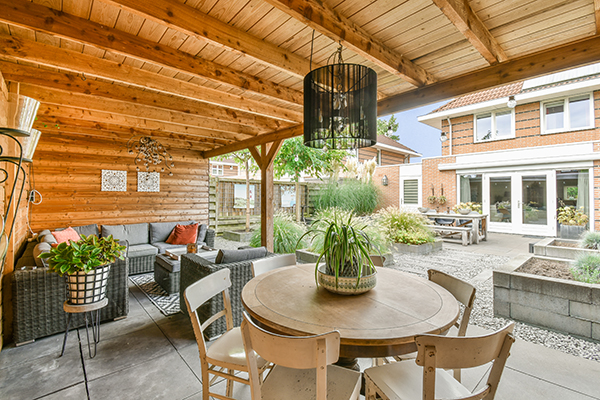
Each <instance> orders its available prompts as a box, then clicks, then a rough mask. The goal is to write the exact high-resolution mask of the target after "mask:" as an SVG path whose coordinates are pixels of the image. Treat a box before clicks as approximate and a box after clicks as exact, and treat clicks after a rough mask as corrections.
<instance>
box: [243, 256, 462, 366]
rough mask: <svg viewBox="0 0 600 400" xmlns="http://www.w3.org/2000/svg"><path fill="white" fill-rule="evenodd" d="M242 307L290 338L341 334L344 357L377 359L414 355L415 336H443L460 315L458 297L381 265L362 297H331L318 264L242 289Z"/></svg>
mask: <svg viewBox="0 0 600 400" xmlns="http://www.w3.org/2000/svg"><path fill="white" fill-rule="evenodd" d="M242 304H243V305H244V308H245V309H246V311H247V312H248V314H249V315H250V316H251V317H252V319H253V320H254V321H255V322H256V323H257V324H258V325H260V326H261V327H263V328H264V329H266V330H268V331H271V332H274V333H279V334H283V335H290V336H306V335H315V334H320V333H325V332H330V331H333V330H337V331H339V332H340V336H341V345H340V358H346V359H355V358H357V357H367V358H378V357H389V356H395V355H402V354H407V353H410V352H413V351H416V345H415V343H414V338H415V336H416V335H420V334H424V333H432V334H443V333H445V332H446V331H447V330H448V329H449V328H450V327H451V326H452V325H453V324H454V322H456V320H457V319H458V317H459V312H460V309H459V305H458V302H457V301H456V299H455V298H454V297H453V296H452V294H450V292H448V291H447V290H446V289H444V288H442V287H441V286H439V285H437V284H435V283H433V282H431V281H429V280H427V279H424V278H420V277H418V276H415V275H411V274H408V273H405V272H401V271H397V270H394V269H390V268H383V267H380V268H378V269H377V286H376V287H375V288H374V289H373V290H371V291H369V292H367V293H364V294H361V295H356V296H344V295H338V294H334V293H330V292H328V291H327V290H325V289H323V288H322V287H320V286H317V284H316V282H315V265H314V264H304V265H298V266H290V267H284V268H279V269H276V270H273V271H270V272H268V273H265V274H261V275H259V276H257V277H255V278H254V279H252V280H251V281H250V282H248V283H247V284H246V286H244V289H243V290H242Z"/></svg>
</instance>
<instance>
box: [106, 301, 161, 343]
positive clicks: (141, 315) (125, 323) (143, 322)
mask: <svg viewBox="0 0 600 400" xmlns="http://www.w3.org/2000/svg"><path fill="white" fill-rule="evenodd" d="M152 325H154V320H152V318H151V317H150V315H148V313H147V312H146V310H145V309H144V307H142V306H141V304H140V303H139V302H138V301H137V299H136V298H135V297H134V296H133V295H131V294H130V295H129V313H128V314H127V318H123V319H120V320H117V321H110V322H105V323H103V324H102V325H101V327H100V335H101V338H102V339H109V338H113V337H116V336H120V335H125V334H127V333H129V332H132V331H138V330H141V329H145V328H148V327H150V326H152Z"/></svg>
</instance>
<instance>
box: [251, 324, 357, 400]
mask: <svg viewBox="0 0 600 400" xmlns="http://www.w3.org/2000/svg"><path fill="white" fill-rule="evenodd" d="M242 335H243V338H244V345H245V347H246V358H247V359H248V368H249V376H250V390H251V392H252V400H282V399H294V400H304V399H307V400H308V399H311V400H314V399H316V400H338V399H339V400H341V399H343V400H348V399H358V398H359V395H360V386H361V375H360V372H357V371H353V370H350V369H347V368H342V367H338V366H336V365H331V364H333V363H334V362H336V361H337V360H338V358H339V351H340V334H339V332H337V331H333V332H329V333H324V334H321V335H316V336H281V335H277V334H274V333H271V332H267V331H265V330H263V329H261V328H259V327H258V326H256V325H254V323H253V322H252V321H250V320H249V318H248V317H247V316H246V315H244V321H242ZM257 354H258V355H260V356H261V357H262V358H264V359H265V360H267V361H269V362H272V363H273V364H275V366H274V367H273V369H272V370H271V372H269V375H267V377H266V378H265V379H264V382H262V383H261V382H260V379H259V377H260V370H259V363H258V362H257V360H258V358H257Z"/></svg>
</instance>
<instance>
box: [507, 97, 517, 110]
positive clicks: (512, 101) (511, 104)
mask: <svg viewBox="0 0 600 400" xmlns="http://www.w3.org/2000/svg"><path fill="white" fill-rule="evenodd" d="M506 106H507V107H508V108H515V107H516V106H517V100H516V99H515V96H508V101H507V102H506Z"/></svg>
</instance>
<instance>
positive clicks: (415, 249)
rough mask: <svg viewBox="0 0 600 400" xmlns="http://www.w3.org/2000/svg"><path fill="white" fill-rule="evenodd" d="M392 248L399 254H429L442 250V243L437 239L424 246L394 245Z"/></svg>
mask: <svg viewBox="0 0 600 400" xmlns="http://www.w3.org/2000/svg"><path fill="white" fill-rule="evenodd" d="M392 247H393V248H394V250H395V251H397V252H398V253H414V254H429V253H432V252H434V251H437V250H442V241H441V240H440V239H436V241H435V242H433V243H423V244H404V243H394V244H392Z"/></svg>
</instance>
